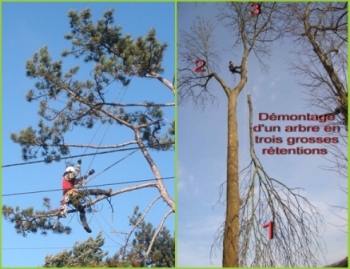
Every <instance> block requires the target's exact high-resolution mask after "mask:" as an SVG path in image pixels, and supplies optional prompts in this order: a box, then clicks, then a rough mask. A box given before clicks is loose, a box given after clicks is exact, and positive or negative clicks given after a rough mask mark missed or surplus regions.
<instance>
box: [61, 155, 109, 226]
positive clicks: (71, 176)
mask: <svg viewBox="0 0 350 269" xmlns="http://www.w3.org/2000/svg"><path fill="white" fill-rule="evenodd" d="M80 165H81V160H78V164H77V166H76V168H74V167H73V166H68V167H67V168H66V171H65V172H64V174H63V178H62V190H63V198H62V200H61V207H60V217H61V218H62V217H63V218H64V217H66V216H67V204H69V203H70V204H72V205H73V206H74V207H75V208H76V209H77V210H78V211H79V213H80V220H81V223H82V225H83V227H84V229H85V231H87V232H88V233H91V232H92V231H91V229H90V227H89V225H88V223H87V221H86V216H85V208H84V206H83V205H82V204H81V203H80V200H81V199H83V198H84V197H85V196H88V195H106V196H110V195H111V192H112V190H111V189H109V190H106V191H104V190H99V189H92V190H91V189H90V190H88V189H85V190H78V189H77V188H75V187H74V186H75V185H81V184H82V182H83V181H84V180H85V179H86V178H87V177H88V176H90V175H92V174H93V173H95V171H94V169H91V170H90V171H89V172H88V173H87V174H86V175H84V176H82V177H80V178H76V177H77V175H78V174H79V172H80Z"/></svg>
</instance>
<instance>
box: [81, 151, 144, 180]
mask: <svg viewBox="0 0 350 269" xmlns="http://www.w3.org/2000/svg"><path fill="white" fill-rule="evenodd" d="M138 150H139V149H135V150H134V151H132V152H130V153H129V154H128V155H126V156H124V157H123V158H121V159H120V160H118V161H116V162H114V163H113V164H111V165H110V166H108V167H107V168H105V169H104V170H102V171H101V172H99V173H98V174H96V175H95V176H93V177H91V178H89V180H85V182H84V183H87V182H90V181H91V180H93V179H94V178H95V177H97V176H99V175H101V174H102V173H104V172H106V171H107V170H108V169H110V168H112V167H113V166H115V165H116V164H118V163H120V162H121V161H123V160H125V159H126V158H127V157H129V156H131V155H132V154H134V153H135V152H136V151H138Z"/></svg>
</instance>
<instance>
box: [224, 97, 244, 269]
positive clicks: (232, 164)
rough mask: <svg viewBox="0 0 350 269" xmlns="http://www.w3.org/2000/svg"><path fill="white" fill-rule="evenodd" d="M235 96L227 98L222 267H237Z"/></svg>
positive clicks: (237, 187)
mask: <svg viewBox="0 0 350 269" xmlns="http://www.w3.org/2000/svg"><path fill="white" fill-rule="evenodd" d="M236 105H237V94H236V92H235V91H233V92H231V93H230V95H229V98H228V143H227V191H226V199H227V208H226V221H225V231H224V241H223V243H224V246H223V266H224V267H239V257H238V253H239V210H240V206H241V202H240V198H239V181H238V126H237V120H236Z"/></svg>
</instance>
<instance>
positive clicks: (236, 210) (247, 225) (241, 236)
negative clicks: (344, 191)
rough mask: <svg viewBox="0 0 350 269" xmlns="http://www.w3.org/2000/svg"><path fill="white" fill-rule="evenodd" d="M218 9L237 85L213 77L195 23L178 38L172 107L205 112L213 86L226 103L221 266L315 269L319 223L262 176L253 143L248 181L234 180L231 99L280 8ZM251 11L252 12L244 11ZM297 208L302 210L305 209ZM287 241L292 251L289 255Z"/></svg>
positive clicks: (295, 196) (309, 209) (292, 194)
mask: <svg viewBox="0 0 350 269" xmlns="http://www.w3.org/2000/svg"><path fill="white" fill-rule="evenodd" d="M219 6H220V12H219V19H220V20H221V22H223V23H224V25H225V26H227V27H228V29H229V30H230V31H232V32H233V37H234V40H233V46H234V49H235V51H241V59H240V63H239V69H238V70H239V80H238V82H237V83H235V84H234V85H228V84H227V83H226V82H225V81H224V80H223V79H222V77H221V76H220V75H219V73H217V72H216V70H217V69H216V66H215V64H217V59H218V57H219V54H218V52H217V51H215V44H214V43H213V34H214V33H215V30H214V27H213V25H212V24H211V23H207V24H206V23H204V22H203V20H200V19H199V18H197V21H196V22H195V23H194V24H193V26H192V27H191V31H190V32H189V33H186V32H182V33H181V35H180V40H179V41H180V42H179V44H180V49H179V55H180V59H179V60H180V64H179V65H180V68H179V98H180V102H181V101H183V102H185V101H189V100H191V101H193V102H194V103H195V104H197V105H198V104H199V105H201V106H205V104H206V103H207V102H208V101H213V100H214V99H215V96H216V95H217V85H219V88H221V89H222V90H223V92H224V93H225V96H226V97H227V100H228V111H227V112H228V118H227V124H228V134H227V137H228V141H227V179H226V182H225V183H226V216H225V223H224V225H223V227H222V229H221V230H219V231H220V233H221V235H220V238H219V240H218V241H217V242H220V243H221V242H222V246H223V260H222V263H223V266H224V267H239V266H247V265H250V266H283V265H285V266H297V265H299V266H300V265H305V266H310V265H315V264H316V258H315V257H316V255H315V256H314V253H313V252H312V251H313V250H315V249H319V247H320V245H319V243H318V239H319V237H318V236H319V228H320V227H319V224H322V218H321V217H320V215H319V213H318V211H317V209H316V208H315V207H313V206H312V205H311V204H310V203H309V202H308V201H307V199H305V197H303V196H301V195H300V194H299V193H298V190H297V189H293V188H290V187H288V186H286V185H284V184H283V183H282V182H280V181H278V180H275V179H273V178H271V177H270V176H269V175H268V174H267V172H266V171H265V170H264V169H263V167H262V164H261V163H260V161H259V160H258V158H257V156H256V155H255V153H254V145H253V143H251V157H252V163H251V164H250V166H249V167H248V168H249V171H250V172H251V173H252V174H251V175H250V176H249V175H248V178H249V179H248V180H245V179H244V178H243V179H242V180H241V181H240V174H239V163H238V161H239V155H238V146H239V141H238V125H237V110H236V107H237V99H238V96H239V94H240V93H241V92H242V89H243V88H244V86H245V85H246V83H247V80H248V75H249V74H248V69H247V61H248V57H249V56H250V55H251V54H253V55H254V56H255V57H256V58H257V59H258V61H259V63H260V67H261V68H262V70H263V71H267V69H268V66H267V64H266V63H265V62H264V57H265V56H268V55H269V53H270V52H271V49H272V43H273V42H274V41H276V40H277V39H279V38H280V37H281V36H282V35H283V32H284V31H283V27H284V24H283V23H282V18H283V12H282V10H281V9H280V8H281V6H280V5H278V4H277V3H262V4H259V5H251V4H249V3H226V4H220V5H219ZM252 7H253V8H255V10H253V11H252V10H251V8H252ZM256 9H258V10H256ZM260 11H261V12H260ZM252 13H253V14H252ZM191 37H192V38H191ZM227 46H230V44H227ZM197 58H199V59H203V60H205V62H206V66H205V71H204V72H194V71H193V61H194V60H195V59H197ZM230 69H231V67H230ZM226 72H227V71H226ZM248 168H247V169H248ZM240 184H243V187H242V186H240ZM278 188H280V189H279V190H277V189H278ZM256 192H257V193H258V194H256ZM300 203H305V205H306V207H305V208H303V207H302V206H301V204H300ZM258 212H260V213H261V214H260V215H259V214H258ZM273 216H274V220H275V221H276V223H278V228H277V234H278V235H277V237H278V238H277V239H278V240H276V241H275V243H273V244H272V245H271V246H269V244H268V242H267V240H266V238H262V233H261V232H260V230H261V220H263V219H267V218H269V217H273ZM221 239H222V240H221ZM292 242H294V243H295V246H299V249H298V247H295V248H293V246H291V244H292ZM303 247H305V249H303ZM306 250H307V251H306ZM295 252H296V253H295ZM310 255H311V256H310ZM308 258H310V259H308Z"/></svg>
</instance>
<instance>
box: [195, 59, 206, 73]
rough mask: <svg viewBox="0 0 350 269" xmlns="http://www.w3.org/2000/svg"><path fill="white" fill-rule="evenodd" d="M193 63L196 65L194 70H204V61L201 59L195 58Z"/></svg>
mask: <svg viewBox="0 0 350 269" xmlns="http://www.w3.org/2000/svg"><path fill="white" fill-rule="evenodd" d="M197 63H199V65H197ZM194 64H195V65H196V68H195V69H193V71H194V72H204V71H205V69H204V68H203V67H204V66H205V61H203V60H201V59H196V60H195V61H194Z"/></svg>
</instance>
